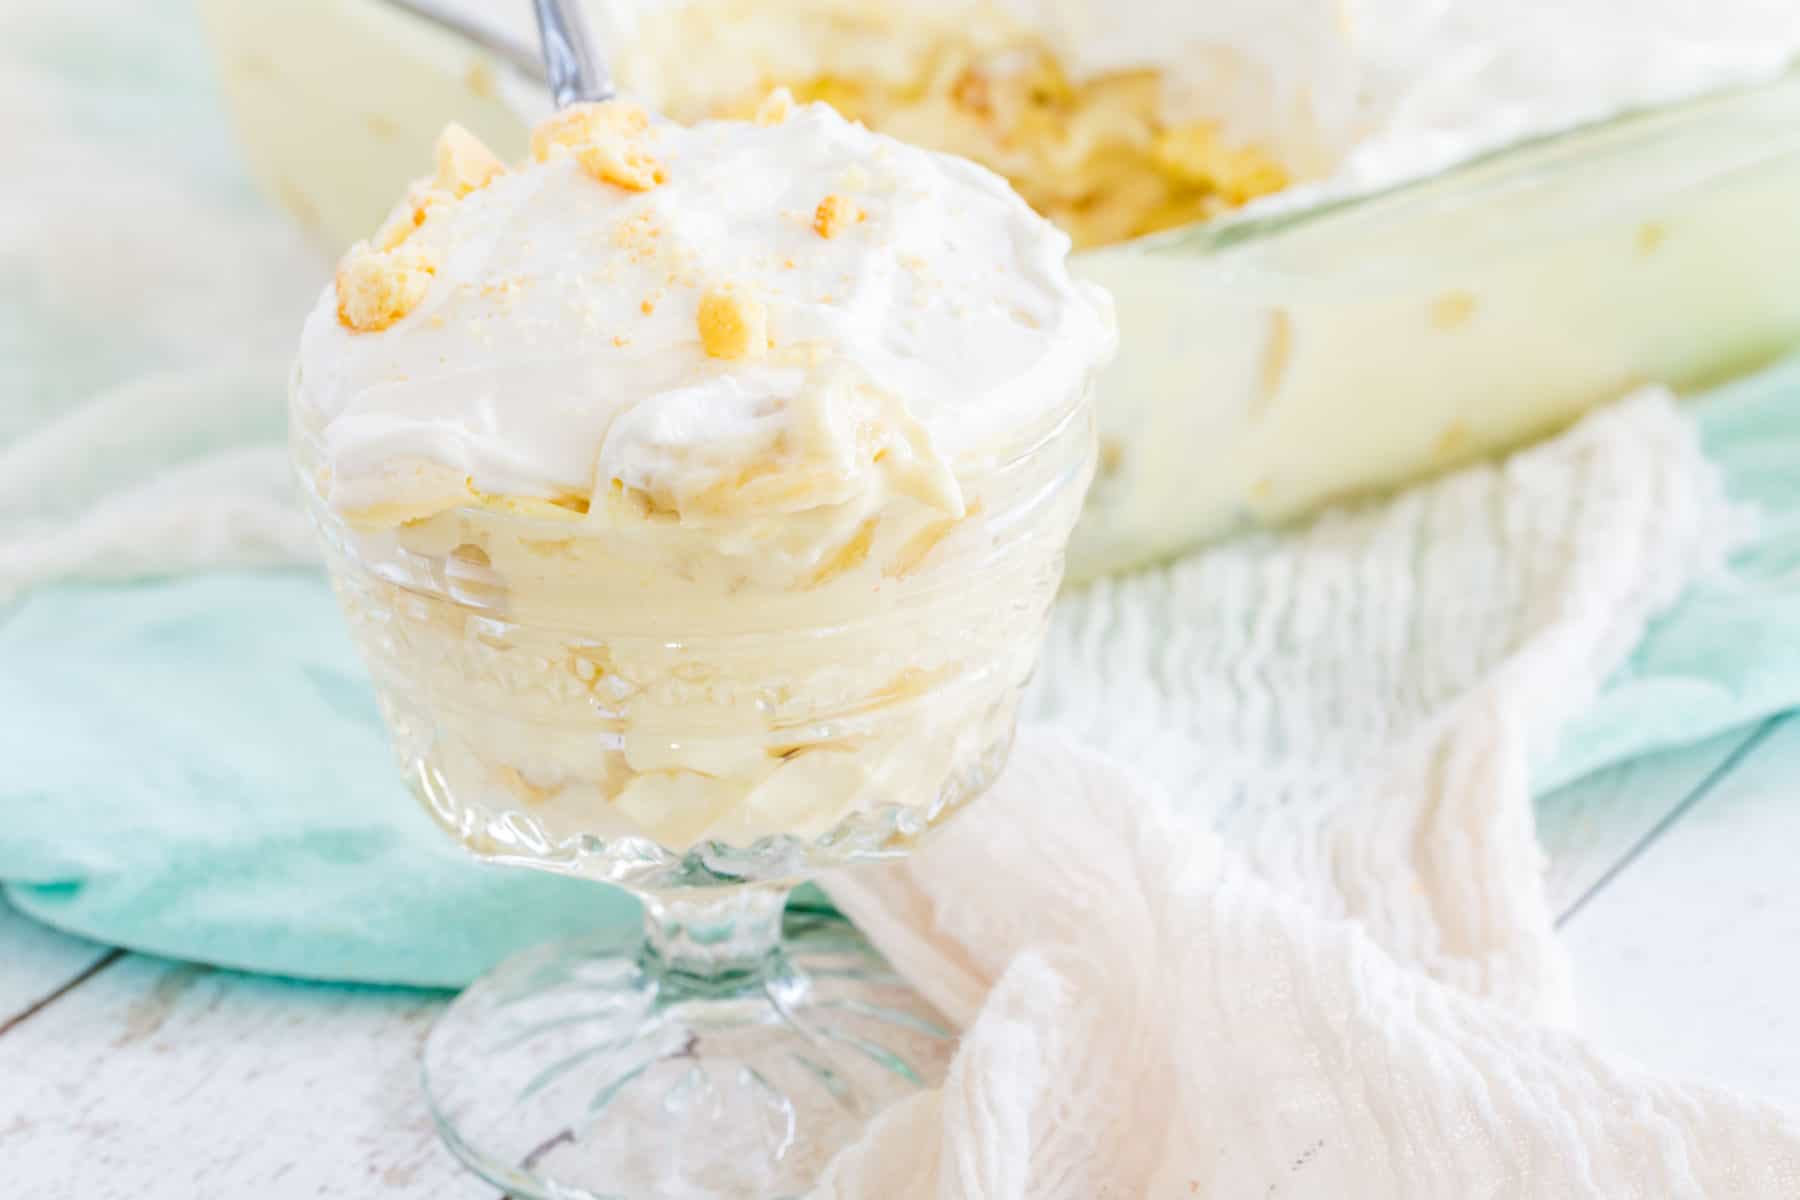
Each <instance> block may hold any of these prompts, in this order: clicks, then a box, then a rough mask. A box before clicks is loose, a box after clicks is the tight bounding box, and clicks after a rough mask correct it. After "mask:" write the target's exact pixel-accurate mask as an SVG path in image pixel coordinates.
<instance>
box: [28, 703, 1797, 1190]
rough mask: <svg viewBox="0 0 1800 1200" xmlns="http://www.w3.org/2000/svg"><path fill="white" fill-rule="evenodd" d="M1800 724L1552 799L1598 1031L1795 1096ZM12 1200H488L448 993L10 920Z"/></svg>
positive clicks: (1630, 770) (1731, 1080)
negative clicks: (468, 1170) (225, 964)
mask: <svg viewBox="0 0 1800 1200" xmlns="http://www.w3.org/2000/svg"><path fill="white" fill-rule="evenodd" d="M1797 791H1800V716H1794V717H1788V718H1778V719H1775V720H1771V721H1768V722H1765V723H1763V724H1762V725H1759V726H1757V727H1756V728H1754V729H1751V730H1746V731H1742V732H1738V733H1733V734H1729V735H1726V736H1723V737H1720V738H1716V739H1714V740H1712V741H1710V742H1707V743H1705V744H1703V745H1700V746H1697V747H1693V748H1690V749H1686V750H1681V751H1676V752H1671V753H1667V754H1663V755H1659V756H1656V757H1654V758H1648V759H1644V760H1641V761H1639V762H1636V763H1632V764H1630V765H1628V766H1625V767H1621V768H1618V769H1615V770H1611V771H1606V772H1603V773H1601V774H1599V775H1596V776H1594V777H1592V778H1590V779H1587V780H1583V781H1581V782H1579V783H1577V784H1574V785H1572V786H1570V787H1568V788H1565V789H1563V790H1562V791H1561V792H1558V793H1556V794H1555V795H1553V796H1550V797H1548V798H1546V799H1545V800H1544V801H1543V802H1542V803H1541V804H1540V805H1539V826H1540V832H1541V835H1542V838H1543V840H1544V843H1545V846H1546V848H1547V850H1548V851H1549V858H1550V865H1549V886H1550V889H1551V894H1552V897H1553V898H1554V901H1555V903H1556V905H1557V908H1558V911H1560V912H1561V913H1563V914H1564V918H1563V927H1564V934H1565V936H1566V937H1567V938H1568V941H1569V945H1570V948H1571V950H1572V952H1573V955H1574V959H1575V965H1576V970H1577V979H1578V982H1579V985H1580V992H1581V998H1582V1001H1583V1005H1584V1009H1585V1012H1584V1017H1583V1022H1582V1024H1583V1027H1584V1029H1585V1030H1586V1031H1587V1032H1588V1033H1589V1034H1590V1035H1591V1036H1593V1037H1594V1038H1596V1039H1597V1040H1598V1041H1600V1042H1601V1043H1603V1044H1606V1045H1609V1046H1611V1047H1613V1048H1616V1049H1618V1050H1621V1051H1624V1052H1627V1053H1630V1054H1632V1055H1634V1056H1636V1057H1638V1058H1640V1059H1642V1060H1643V1061H1645V1062H1647V1063H1649V1064H1651V1065H1653V1066H1656V1067H1660V1068H1664V1069H1668V1070H1672V1071H1677V1072H1680V1073H1683V1074H1686V1075H1690V1076H1693V1077H1696V1078H1707V1079H1713V1080H1716V1081H1719V1082H1721V1083H1726V1084H1729V1085H1732V1086H1736V1087H1741V1088H1745V1089H1748V1090H1753V1091H1756V1092H1760V1093H1762V1094H1764V1095H1768V1096H1771V1097H1775V1098H1779V1099H1784V1100H1787V1101H1790V1102H1794V1103H1800V870H1796V868H1795V865H1794V859H1795V848H1796V847H1800V804H1797V803H1795V801H1796V792H1797ZM0 964H3V965H4V970H0V1197H4V1198H5V1200H13V1198H14V1197H18V1198H19V1200H37V1198H39V1197H44V1198H47V1200H62V1198H64V1197H70V1198H74V1197H79V1198H81V1200H112V1198H115V1197H116V1198H119V1200H125V1198H130V1200H146V1198H148V1200H161V1198H163V1197H169V1198H171V1200H174V1198H180V1200H211V1198H213V1197H257V1198H259V1200H260V1198H270V1200H283V1198H285V1197H290V1196H292V1197H311V1196H325V1197H340V1196H341V1197H361V1196H371V1197H382V1198H393V1200H406V1198H410V1197H448V1198H451V1200H456V1198H460V1197H479V1198H483V1200H494V1198H495V1192H494V1190H493V1189H492V1188H491V1187H487V1186H485V1185H483V1184H482V1183H481V1182H480V1181H479V1180H477V1179H475V1178H474V1177H473V1176H470V1175H467V1174H465V1173H464V1172H462V1171H461V1170H460V1169H459V1168H458V1167H457V1165H456V1164H455V1162H454V1161H453V1160H452V1159H451V1158H450V1155H449V1154H448V1152H447V1151H445V1150H443V1149H442V1148H441V1147H440V1146H439V1145H438V1143H437V1139H436V1136H435V1134H434V1132H433V1130H432V1128H431V1123H430V1120H429V1119H428V1117H427V1116H426V1114H425V1110H424V1107H423V1104H422V1103H421V1101H420V1098H419V1095H418V1088H417V1076H416V1058H417V1054H418V1049H419V1042H420V1039H421V1037H422V1036H423V1034H424V1031H425V1029H426V1027H427V1025H428V1024H429V1022H430V1020H431V1018H432V1016H433V1015H434V1014H435V1013H436V1011H437V1009H438V1007H439V1006H440V1004H441V1003H442V999H441V997H440V996H437V995H434V994H430V993H422V992H413V991H406V990H402V989H382V988H352V987H336V986H324V985H316V984H302V983H292V982H285V981H281V980H274V979H267V978H260V977H255V976H248V975H239V974H235V973H232V972H226V971H216V970H212V969H209V968H205V967H196V966H193V965H188V964H181V963H173V962H167V961H163V960H160V959H154V958H147V957H144V956H141V955H136V954H126V953H122V952H119V951H115V950H107V949H105V948H103V947H99V946H95V945H92V944H90V943H86V942H83V941H80V940H78V939H75V938H70V937H64V936H62V935H60V934H57V933H53V932H51V931H49V930H47V929H45V928H43V927H41V926H38V925H36V924H34V923H33V922H31V921H29V920H27V919H26V918H24V917H22V916H19V915H18V914H17V913H15V912H13V911H12V910H11V909H8V908H4V907H3V906H0Z"/></svg>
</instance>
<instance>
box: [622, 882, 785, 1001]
mask: <svg viewBox="0 0 1800 1200" xmlns="http://www.w3.org/2000/svg"><path fill="white" fill-rule="evenodd" d="M790 887H791V885H789V884H785V883H746V884H739V885H737V886H734V887H709V888H689V889H684V890H681V891H667V892H642V893H639V895H638V899H639V900H641V901H643V904H644V960H645V962H644V965H645V967H646V968H647V969H649V970H651V971H653V972H655V973H656V974H658V975H661V976H663V977H664V978H665V980H667V981H669V982H683V983H688V984H691V985H694V986H699V987H705V986H718V987H723V988H727V989H730V988H735V987H743V986H745V985H747V984H749V983H751V982H753V981H755V980H759V979H763V978H766V977H767V976H768V975H770V974H771V973H772V972H773V970H774V969H775V968H776V966H777V965H778V964H779V962H780V959H781V915H782V910H783V909H784V908H785V907H786V906H787V897H788V892H789V890H790Z"/></svg>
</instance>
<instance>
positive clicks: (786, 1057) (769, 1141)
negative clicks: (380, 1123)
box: [424, 894, 955, 1200]
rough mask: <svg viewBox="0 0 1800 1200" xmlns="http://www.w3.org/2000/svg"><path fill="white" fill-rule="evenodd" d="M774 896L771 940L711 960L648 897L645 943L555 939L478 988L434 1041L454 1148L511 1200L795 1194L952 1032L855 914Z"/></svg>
mask: <svg viewBox="0 0 1800 1200" xmlns="http://www.w3.org/2000/svg"><path fill="white" fill-rule="evenodd" d="M780 901H781V896H780V895H779V894H774V895H773V903H774V905H775V907H774V908H773V909H772V910H770V912H771V914H773V916H772V918H771V919H770V920H769V922H768V923H769V924H770V925H771V926H774V925H776V924H779V925H780V926H781V940H780V942H779V945H778V946H777V945H776V944H774V943H773V938H772V937H770V938H768V939H765V940H764V941H762V942H757V940H756V937H755V935H754V934H752V935H751V939H750V940H751V942H752V944H751V945H750V946H748V947H743V946H740V947H738V951H739V952H737V953H733V954H730V955H727V956H725V957H724V958H722V959H721V960H720V961H719V962H718V963H714V964H712V965H710V966H709V967H708V969H706V970H705V971H703V972H699V973H696V972H695V971H693V970H690V969H689V967H690V966H691V963H690V962H689V961H688V960H687V958H686V957H685V956H682V955H676V956H673V957H665V953H666V952H667V950H668V948H669V945H670V942H669V940H668V939H667V938H665V937H659V936H658V931H659V928H661V929H664V930H669V929H673V930H674V931H675V933H676V940H678V941H679V940H681V939H682V938H685V937H692V936H694V935H696V934H699V935H701V936H700V941H701V944H704V931H703V930H700V929H698V928H697V927H696V928H685V929H684V928H683V927H682V926H680V925H679V924H672V923H671V921H670V918H669V917H668V916H667V914H666V913H659V912H658V911H655V910H653V911H652V913H651V919H650V929H651V937H650V938H649V940H648V941H646V940H645V939H644V937H643V936H642V935H640V934H637V933H635V931H634V932H626V931H620V932H618V933H615V934H611V935H602V936H596V937H588V938H579V939H575V940H572V941H566V942H559V943H555V944H552V945H549V946H542V947H538V948H536V949H533V950H529V951H526V952H525V953H523V954H520V955H518V956H516V957H514V958H512V959H510V960H508V961H507V962H505V963H503V964H502V965H501V966H500V967H499V968H497V969H496V970H494V971H493V972H491V973H490V974H488V975H486V976H484V977H483V978H481V979H480V980H478V981H476V982H475V983H474V984H473V985H471V986H470V987H469V988H468V990H466V991H465V992H463V994H462V995H461V996H460V997H458V998H457V1000H456V1001H455V1002H454V1003H453V1004H452V1005H451V1006H450V1007H449V1009H447V1010H446V1011H445V1012H444V1014H443V1015H442V1016H441V1017H440V1018H439V1019H438V1022H437V1024H436V1025H435V1026H434V1027H433V1028H432V1031H431V1034H430V1037H429V1038H428V1039H427V1041H426V1046H425V1060H424V1080H425V1092H426V1096H427V1098H428V1100H429V1102H430V1106H431V1111H432V1115H433V1117H434V1118H435V1119H436V1121H437V1124H438V1128H439V1130H440V1131H441V1132H442V1134H443V1136H444V1139H445V1140H446V1141H447V1142H448V1143H449V1145H450V1148H451V1149H452V1150H454V1151H455V1152H456V1154H457V1156H458V1157H460V1158H461V1159H462V1160H463V1162H465V1163H466V1164H468V1165H469V1166H470V1167H471V1168H473V1169H474V1170H475V1171H476V1172H478V1173H479V1174H481V1175H482V1176H483V1177H485V1178H486V1179H488V1180H489V1181H490V1182H492V1183H494V1184H495V1185H496V1186H498V1187H500V1188H502V1189H504V1190H506V1191H507V1192H509V1193H510V1194H511V1195H513V1196H515V1197H518V1198H519V1200H527V1198H531V1200H540V1198H541V1200H641V1198H647V1197H659V1198H666V1200H690V1198H692V1200H699V1198H702V1197H706V1198H709V1200H710V1198H712V1197H732V1198H733V1200H737V1198H744V1200H749V1198H753V1197H788V1196H799V1195H801V1194H803V1193H804V1192H805V1191H806V1190H807V1189H808V1187H810V1186H811V1184H812V1183H813V1182H814V1180H815V1179H816V1178H817V1177H818V1175H819V1174H820V1172H822V1171H823V1170H824V1167H825V1165H826V1163H828V1162H829V1161H830V1159H831V1157H832V1156H833V1155H834V1154H836V1153H837V1151H838V1150H840V1149H842V1148H843V1147H844V1146H845V1145H847V1144H849V1143H850V1142H853V1141H854V1140H855V1139H856V1138H857V1136H858V1135H859V1134H860V1132H861V1130H862V1128H863V1127H864V1126H865V1125H866V1124H867V1123H868V1122H869V1120H870V1119H871V1118H872V1117H873V1116H874V1115H875V1114H876V1113H878V1112H880V1111H881V1110H882V1109H883V1108H885V1107H887V1106H888V1105H889V1104H892V1103H894V1102H895V1101H896V1100H899V1099H901V1098H903V1097H905V1096H907V1095H909V1094H911V1093H912V1092H914V1091H916V1090H918V1089H919V1088H921V1087H929V1086H935V1085H936V1084H937V1083H938V1082H939V1081H940V1080H941V1079H942V1077H943V1072H944V1068H945V1067H946V1065H947V1064H948V1062H949V1058H950V1054H951V1051H952V1050H953V1048H954V1045H955V1042H954V1038H953V1036H952V1034H951V1033H950V1032H949V1030H948V1028H947V1027H946V1025H945V1024H944V1022H943V1020H942V1018H941V1017H939V1016H938V1015H937V1014H936V1012H934V1011H933V1010H932V1009H931V1008H930V1006H929V1005H927V1004H926V1003H925V1001H924V1000H923V999H922V998H921V997H919V996H918V995H917V993H915V992H913V991H912V989H911V988H910V987H908V986H907V985H906V984H905V983H904V982H903V981H902V980H900V979H899V978H898V977H897V976H896V975H894V974H893V973H892V972H891V971H890V970H889V968H888V966H887V964H886V963H885V962H884V961H883V960H882V959H881V958H880V956H879V955H877V954H876V953H875V952H874V950H873V949H871V948H870V947H869V945H868V943H867V942H865V941H864V940H863V938H862V936H861V935H860V934H858V933H857V932H856V930H855V929H854V928H852V927H851V925H850V924H849V923H848V922H847V921H844V920H843V919H842V918H840V917H837V916H835V915H832V914H828V913H818V912H809V911H794V912H789V913H787V914H786V917H785V920H780V919H779V918H778V914H780V912H781V909H780V907H779V906H780ZM676 916H677V917H679V916H680V914H679V913H677V914H676ZM659 917H660V918H661V919H660V921H659ZM724 928H725V931H726V934H727V935H728V936H729V935H731V933H732V930H731V927H730V926H729V925H727V926H725V927H724ZM773 932H774V929H773V928H771V929H770V930H769V933H770V934H773ZM758 946H760V949H758V948H757V947H758Z"/></svg>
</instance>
